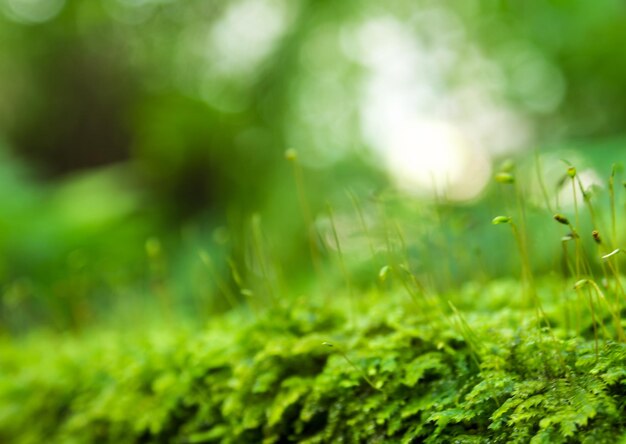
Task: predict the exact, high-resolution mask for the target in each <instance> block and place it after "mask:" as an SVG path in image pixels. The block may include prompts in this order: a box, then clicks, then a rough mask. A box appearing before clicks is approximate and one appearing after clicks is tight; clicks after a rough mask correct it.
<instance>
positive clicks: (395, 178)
mask: <svg viewBox="0 0 626 444" xmlns="http://www.w3.org/2000/svg"><path fill="white" fill-rule="evenodd" d="M625 20H626V4H624V2H621V1H617V0H607V1H604V2H601V3H595V2H589V1H584V0H576V1H561V0H553V1H546V2H515V1H504V0H503V1H478V0H464V1H462V2H459V1H457V2H452V1H450V2H446V1H434V0H433V1H425V0H421V1H409V0H394V1H388V2H379V1H373V0H362V1H350V0H346V1H341V2H336V1H335V2H332V1H328V0H315V1H313V0H309V1H307V0H302V1H288V0H228V1H221V2H216V1H206V0H189V1H185V2H175V1H171V0H92V1H88V2H86V1H79V0H0V329H1V330H3V331H5V332H19V331H24V330H29V329H31V328H33V327H37V328H41V327H44V328H53V329H58V330H67V329H81V328H84V327H85V326H88V325H90V324H91V323H93V322H97V321H101V320H103V319H108V320H109V321H110V322H121V323H125V322H126V323H128V322H132V320H133V319H135V318H136V315H137V313H143V314H145V313H152V312H153V311H155V312H157V313H175V314H176V315H179V314H180V315H183V316H184V317H186V318H197V319H199V320H201V321H202V322H204V321H206V319H210V316H211V314H213V313H218V312H220V311H222V310H225V309H227V308H228V307H229V304H232V303H233V302H234V303H238V301H241V300H244V299H245V298H246V295H249V294H250V293H254V294H256V295H257V297H259V296H258V294H260V293H261V292H263V291H266V292H268V293H272V292H273V291H278V290H271V289H266V290H261V289H257V288H256V287H259V288H261V287H263V286H264V284H263V282H264V281H268V280H269V281H271V283H272V284H271V286H275V287H276V288H277V289H278V288H282V290H280V291H282V292H283V294H290V293H297V292H300V291H306V289H308V288H310V286H311V285H312V284H311V282H312V281H313V282H314V281H315V280H316V279H317V278H319V275H318V274H316V272H315V271H314V268H315V267H314V266H313V265H314V264H312V260H311V256H310V253H309V251H310V249H311V248H313V249H315V250H319V254H320V256H321V257H322V259H323V260H324V262H325V263H327V264H328V265H327V266H326V268H324V269H323V273H325V274H326V275H330V277H329V279H330V280H331V281H332V279H334V278H335V279H337V281H338V282H340V281H341V279H342V278H341V273H340V272H339V271H338V270H337V269H338V268H341V267H338V266H337V254H336V253H337V252H336V251H335V250H336V247H337V245H336V240H335V236H334V233H333V229H332V225H333V223H332V222H334V224H335V225H336V231H337V238H338V239H340V243H341V246H342V247H343V251H342V253H344V254H345V257H346V258H347V262H348V267H349V268H350V271H351V273H352V274H353V275H354V277H353V279H354V285H356V286H359V285H360V286H363V287H365V286H367V285H368V284H367V282H369V281H370V280H371V279H372V278H371V276H372V275H374V276H376V274H377V273H378V269H379V268H380V266H382V265H384V264H385V262H386V261H387V259H386V258H385V253H384V252H381V251H379V247H378V245H385V244H387V245H389V243H390V242H399V241H402V240H406V245H403V246H401V247H398V248H404V249H406V250H407V251H408V253H409V257H410V258H411V261H412V264H411V266H412V267H413V268H412V270H413V271H414V272H415V273H417V274H418V275H428V276H429V279H431V280H433V281H434V282H436V284H433V285H435V286H437V287H438V288H441V289H444V290H445V289H446V288H450V287H453V286H454V285H458V284H460V283H463V282H464V281H466V280H468V279H489V278H490V277H494V276H501V275H511V274H512V275H515V273H516V272H515V270H517V268H516V265H515V259H510V258H509V256H510V254H508V250H510V249H511V248H513V244H512V240H511V239H508V238H507V239H506V240H504V239H503V237H502V236H501V233H499V232H497V231H494V229H493V227H491V226H490V222H489V221H490V220H491V218H492V217H493V216H495V215H497V214H500V213H503V212H504V213H506V212H507V211H511V210H510V209H509V208H507V202H510V201H511V196H509V195H507V194H506V193H507V192H506V190H504V192H503V190H502V189H501V187H498V186H496V185H495V184H492V183H491V178H492V176H493V174H494V172H496V171H497V170H498V168H499V165H500V164H501V163H502V162H503V161H504V159H507V158H514V159H516V162H517V163H516V164H517V173H518V174H519V175H520V177H522V176H524V177H526V179H525V181H524V183H525V184H526V185H525V187H526V189H525V191H526V192H527V193H528V195H529V198H528V199H529V200H528V207H529V209H528V211H529V219H530V225H531V227H538V226H540V225H541V224H542V223H543V222H541V221H544V220H546V221H547V222H546V223H545V227H543V226H542V228H541V229H535V230H534V231H536V233H537V237H536V238H535V239H534V242H533V248H534V250H535V251H534V253H535V254H536V257H537V260H536V262H535V264H536V266H537V268H538V270H539V271H549V270H553V269H554V268H555V266H556V269H558V258H557V257H556V255H555V254H557V253H558V252H559V251H560V248H561V247H560V244H559V242H558V240H557V241H556V242H550V239H552V238H555V236H556V238H557V239H558V236H559V233H560V231H559V227H558V226H554V224H553V223H552V222H551V221H550V220H549V219H550V217H549V216H550V215H549V214H548V215H547V216H546V209H545V208H544V207H543V206H542V205H543V203H542V196H541V193H540V190H539V188H538V186H537V175H536V164H537V162H536V158H535V157H534V156H533V155H532V152H533V150H536V151H535V152H536V153H538V154H539V156H538V158H539V159H540V164H541V165H542V168H543V172H544V175H545V181H546V183H547V187H548V189H549V191H550V193H553V194H554V195H557V194H558V193H559V192H560V191H559V188H558V187H559V181H560V178H561V176H562V173H563V171H564V164H563V163H562V162H561V161H560V159H567V160H568V161H570V162H572V163H574V164H576V166H577V167H578V168H579V170H580V171H581V172H585V176H584V177H585V179H584V181H585V185H586V186H589V187H592V186H594V185H595V188H594V190H595V189H596V188H597V193H598V196H599V197H598V204H599V205H606V199H605V197H606V193H605V194H604V195H603V194H602V187H604V189H605V190H606V181H607V178H608V175H609V173H610V171H611V165H612V164H613V163H616V162H617V163H619V162H620V161H621V158H622V157H623V154H622V153H623V147H624V141H626V139H624V136H625V133H626V127H625V126H624V122H625V121H626V83H625V82H624V81H623V79H624V78H626V57H624V56H623V55H622V47H623V45H624V42H626V27H624V26H623V23H624V21H625ZM290 148H293V149H295V150H296V152H297V161H295V162H293V161H292V162H289V161H288V160H286V159H285V151H286V150H287V149H290ZM620 188H621V187H620ZM299 195H301V196H304V198H302V197H299ZM552 197H554V196H551V197H550V198H551V199H552ZM620 197H621V194H620ZM563 199H565V200H566V199H567V198H566V197H565V198H563ZM563 199H562V201H563ZM563 205H565V206H566V205H567V203H566V202H565V203H563ZM329 208H330V211H331V212H332V214H333V217H332V221H331V218H330V217H329ZM565 210H567V208H565ZM620 211H622V209H621V208H620ZM307 213H310V217H307ZM308 218H310V220H307V219H308ZM312 230H313V231H314V232H315V233H316V234H315V235H310V233H311V231H312ZM532 231H533V230H531V232H532ZM390 232H395V233H396V234H395V235H394V239H393V240H391V241H390V239H389V233H390ZM309 238H313V241H314V243H316V245H315V246H313V247H310V246H309ZM400 243H402V242H400ZM333 246H334V247H335V249H333ZM555 252H556V253H555ZM477 258H478V261H479V262H477ZM313 262H315V261H314V260H313ZM477 264H480V265H477ZM317 273H319V270H318V271H317ZM333 276H334V277H333ZM225 296H228V297H225Z"/></svg>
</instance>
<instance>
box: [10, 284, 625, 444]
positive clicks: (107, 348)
mask: <svg viewBox="0 0 626 444" xmlns="http://www.w3.org/2000/svg"><path fill="white" fill-rule="evenodd" d="M518 287H519V284H517V283H515V282H495V283H492V284H489V285H488V286H479V285H473V286H469V287H468V288H466V289H464V290H463V291H462V292H460V293H459V294H458V295H456V296H455V298H456V299H455V304H456V305H455V306H451V305H450V304H447V299H446V296H440V297H439V296H438V297H436V298H435V297H433V298H430V299H428V298H424V299H423V300H420V301H413V300H410V298H407V297H406V296H403V295H402V294H400V293H398V294H395V293H393V292H386V293H385V294H382V293H381V292H379V291H372V292H371V293H370V294H365V295H363V296H361V297H360V298H358V301H356V302H355V301H353V304H351V306H352V308H351V309H350V310H348V309H346V307H345V306H342V305H339V304H338V303H330V302H325V303H321V302H319V303H314V302H311V301H309V300H307V299H305V298H302V299H301V300H296V301H290V302H289V303H285V304H284V307H280V306H276V307H273V308H269V309H268V310H266V311H264V312H263V313H260V314H259V313H256V314H255V313H253V312H250V311H246V310H244V309H240V310H238V311H233V312H231V313H229V314H226V315H223V316H221V317H216V318H215V319H211V320H209V321H208V322H207V324H208V325H209V326H208V327H206V328H205V329H202V330H200V331H198V330H197V329H190V328H182V327H177V326H176V323H175V322H169V323H163V325H161V326H158V327H150V328H147V327H146V328H145V329H140V328H137V327H136V326H135V327H133V328H132V329H131V328H129V329H128V330H127V331H125V332H120V331H116V332H115V333H113V332H112V331H108V332H107V330H106V329H104V328H101V329H98V328H94V329H92V330H91V331H89V332H85V333H82V334H80V335H76V334H74V335H71V336H68V335H65V336H63V335H58V334H57V335H51V334H50V333H47V334H45V335H43V334H41V335H37V334H31V335H29V336H27V337H23V338H21V339H11V340H10V339H9V338H5V339H3V340H1V341H0V375H1V377H0V442H2V443H42V442H47V443H213V442H215V443H217V442H223V443H281V442H300V443H321V442H333V443H336V442H339V443H340V442H345V443H362V442H385V443H395V442H398V443H419V442H426V443H527V442H531V443H574V442H583V443H594V444H598V443H618V442H626V396H625V395H626V344H623V343H618V342H615V341H613V340H612V339H610V338H604V337H601V338H600V339H599V340H598V342H597V343H596V341H595V339H594V334H593V332H592V331H593V328H591V327H590V324H589V322H588V321H587V324H584V325H582V326H581V328H580V332H579V333H578V334H566V333H565V330H564V325H565V322H564V321H563V316H562V315H561V314H562V307H560V306H559V305H557V304H553V305H550V304H549V299H550V297H551V296H550V295H551V292H554V293H556V292H557V290H552V289H551V288H556V286H554V287H551V288H548V289H546V290H545V291H544V293H543V294H544V296H543V297H544V300H546V299H547V300H548V302H547V305H546V312H547V313H548V319H549V323H550V327H547V326H545V325H543V324H542V323H541V322H537V321H536V316H535V315H534V312H533V311H532V310H527V311H523V310H521V309H519V308H516V307H514V306H513V307H512V306H511V305H514V302H511V301H515V300H516V298H517V297H518V295H519V292H520V291H519V288H518ZM546 295H547V296H546ZM329 299H330V300H340V299H341V300H343V299H342V298H338V297H332V298H329ZM344 299H345V298H344ZM555 299H556V298H555ZM484 301H488V303H486V302H484ZM443 307H445V309H444V308H443ZM450 307H452V309H451V308H450ZM456 307H458V311H456ZM581 313H583V315H584V312H583V311H581ZM596 345H597V348H596Z"/></svg>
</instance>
